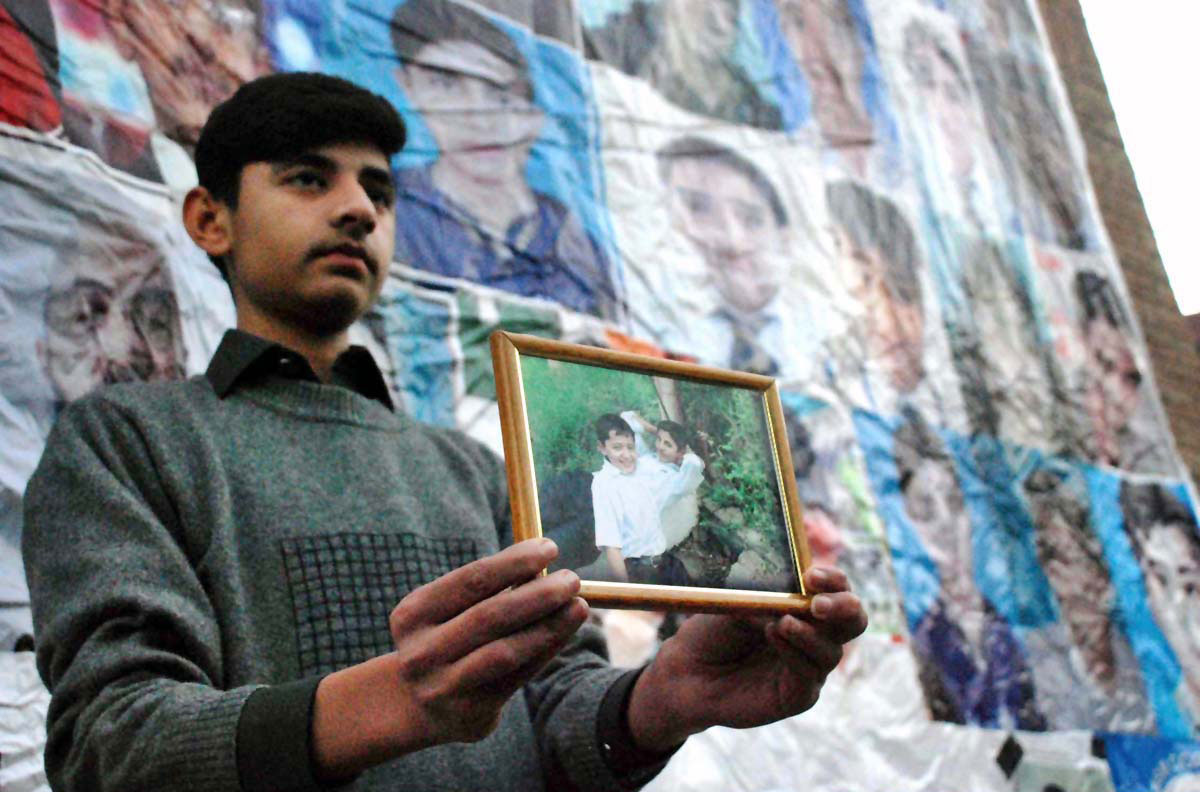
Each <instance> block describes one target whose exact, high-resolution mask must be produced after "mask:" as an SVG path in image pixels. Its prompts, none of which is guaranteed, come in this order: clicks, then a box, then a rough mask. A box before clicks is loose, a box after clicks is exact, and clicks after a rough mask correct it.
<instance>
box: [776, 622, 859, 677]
mask: <svg viewBox="0 0 1200 792" xmlns="http://www.w3.org/2000/svg"><path fill="white" fill-rule="evenodd" d="M767 638H768V639H769V640H771V641H772V643H773V644H774V645H775V648H776V649H777V650H778V651H779V653H780V655H781V656H782V657H783V660H784V662H785V663H787V665H788V666H789V667H790V668H792V670H793V671H796V672H798V673H804V674H811V673H816V674H817V675H818V678H819V679H820V680H824V679H825V676H826V675H827V674H828V673H829V672H830V671H832V670H833V669H834V668H837V664H838V663H840V662H841V661H842V644H841V642H839V641H836V640H832V639H830V638H829V637H828V636H826V635H825V634H823V633H822V631H821V628H819V627H818V626H816V625H814V624H813V623H812V622H809V621H805V620H802V619H797V618H796V617H795V616H784V617H783V618H782V619H780V620H779V621H777V622H775V623H774V624H772V625H771V626H770V627H768V628H767Z"/></svg>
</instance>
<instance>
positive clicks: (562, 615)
mask: <svg viewBox="0 0 1200 792" xmlns="http://www.w3.org/2000/svg"><path fill="white" fill-rule="evenodd" d="M403 137H404V129H403V125H402V124H401V123H400V121H399V118H398V116H397V115H396V113H395V111H394V110H393V109H392V108H391V107H390V106H389V105H388V104H387V103H386V102H385V101H384V100H382V99H381V98H379V97H377V96H374V95H373V94H370V93H368V92H366V91H363V90H362V89H360V88H358V87H357V86H354V85H352V84H350V83H347V82H345V81H343V80H339V79H337V78H332V77H327V76H324V75H313V74H286V75H274V76H271V77H266V78H262V79H260V80H256V81H253V82H251V83H247V84H246V85H245V86H243V87H242V88H241V89H239V91H238V92H237V93H236V94H235V95H234V96H233V97H232V98H231V99H230V100H228V101H227V102H226V103H224V104H223V105H221V106H219V107H218V108H217V109H216V110H214V112H213V114H212V116H210V118H209V121H208V123H207V124H206V126H205V129H204V131H203V132H202V134H201V138H200V141H199V144H198V145H197V150H196V165H197V171H198V173H199V175H200V186H199V187H197V188H195V189H194V190H192V191H191V192H190V193H189V194H188V196H187V199H186V201H185V205H184V223H185V226H186V227H187V229H188V231H189V233H190V234H191V236H192V238H193V239H194V240H195V241H196V243H197V244H198V245H199V246H200V247H201V248H202V249H204V250H205V251H206V252H207V253H208V254H209V256H210V257H211V258H212V259H213V260H214V262H216V263H217V264H218V266H219V267H220V268H221V270H222V272H223V273H224V274H225V276H226V278H227V280H228V281H229V283H230V287H231V289H232V291H233V295H234V300H235V304H236V307H237V316H238V328H237V329H236V330H231V331H229V333H228V334H227V335H226V337H225V338H224V339H223V341H222V343H221V345H220V347H219V348H218V350H217V353H216V354H215V356H214V358H213V360H212V362H211V364H210V365H209V368H208V370H207V372H206V373H205V374H204V375H202V376H198V377H194V378H192V379H190V380H187V381H184V382H174V383H155V384H147V385H139V386H133V385H119V386H115V387H112V388H108V389H105V390H101V391H99V392H98V393H95V394H93V395H91V396H88V397H85V398H83V399H81V400H79V401H77V402H75V403H74V404H72V405H71V406H69V407H68V408H67V409H66V410H65V411H64V413H63V415H62V417H61V419H60V421H59V423H58V425H57V426H56V427H55V430H54V432H53V433H52V435H51V438H50V440H49V442H48V444H47V448H46V453H45V455H44V457H43V459H42V462H41V464H40V466H39V469H38V471H37V472H36V473H35V475H34V477H33V479H32V480H31V482H30V484H29V487H28V491H27V496H26V507H27V508H26V530H25V536H24V551H25V557H26V566H27V573H28V577H29V583H30V589H31V594H32V600H33V611H34V621H35V627H36V632H37V642H38V667H39V671H40V673H41V674H42V677H43V679H44V680H45V681H46V683H47V685H48V686H49V687H50V689H51V691H52V694H53V698H52V702H51V707H50V713H49V722H48V732H47V733H48V738H47V749H46V767H47V774H48V776H49V778H50V780H51V783H52V785H53V786H54V787H55V788H57V789H89V790H90V789H98V790H104V789H147V790H153V789H181V788H182V789H197V790H225V789H229V790H258V789H275V790H278V789H297V790H302V789H320V788H323V787H324V786H327V785H329V784H335V783H343V782H350V781H354V783H355V786H354V788H356V789H364V790H399V789H418V788H419V789H429V788H453V789H478V788H501V789H538V788H543V787H549V788H556V789H557V788H578V789H615V788H628V787H631V786H637V785H638V784H640V783H642V782H644V781H645V780H646V779H648V778H649V777H650V776H651V775H653V773H654V772H656V771H657V770H658V768H659V767H661V764H662V761H663V760H664V759H665V758H666V756H668V755H669V752H670V750H671V749H673V748H674V747H675V746H677V745H678V744H680V743H681V742H682V740H683V739H684V738H686V736H687V735H688V734H691V733H694V732H696V731H699V730H700V729H703V728H705V727H707V726H708V725H711V724H715V723H727V724H730V725H751V724H753V723H758V722H765V721H767V720H774V719H776V718H779V717H783V716H785V715H787V714H791V713H792V712H795V711H799V710H800V709H802V708H804V707H805V706H808V705H811V703H812V701H813V700H815V697H816V693H817V691H818V690H819V687H820V683H821V680H822V679H823V678H824V674H825V673H827V672H828V670H829V669H831V668H833V666H834V665H836V662H837V658H838V657H839V656H840V645H841V643H843V642H844V641H846V640H848V639H849V638H851V637H853V636H854V635H856V634H858V633H859V632H861V630H862V629H863V627H864V626H865V617H864V616H863V614H862V609H861V607H860V606H859V604H858V601H857V599H856V598H854V596H853V595H852V594H849V593H848V592H846V591H845V580H844V576H841V574H840V573H837V572H833V571H828V572H826V573H825V574H824V575H821V574H810V577H809V582H810V584H811V585H812V587H813V590H816V591H824V592H828V593H826V594H823V595H821V596H819V597H816V598H815V599H814V604H813V618H812V619H810V620H806V621H800V620H797V619H795V618H793V617H787V618H784V619H780V620H778V621H774V622H772V623H771V624H770V625H768V626H766V627H764V626H762V625H750V624H745V623H741V622H734V621H732V620H728V619H716V618H712V619H708V618H705V619H698V620H693V621H692V622H691V623H690V626H689V627H685V629H684V630H681V632H680V636H681V638H679V639H676V642H675V643H674V644H673V646H672V648H670V649H667V648H664V651H663V652H662V653H660V655H659V659H658V660H656V661H655V663H654V664H652V665H651V666H649V667H647V668H645V669H643V670H641V671H640V672H635V673H629V674H625V673H622V672H621V671H618V670H613V669H611V668H609V667H608V666H607V665H606V663H605V662H604V661H603V659H602V657H601V655H600V651H602V647H601V646H600V645H599V638H598V635H597V634H596V633H595V632H594V631H591V630H590V629H581V625H582V624H583V622H584V621H585V619H586V616H587V606H586V603H584V602H583V601H582V600H580V599H579V598H578V597H577V596H576V595H577V592H578V586H579V581H578V578H577V577H576V576H575V575H574V573H571V572H569V571H563V572H559V573H556V574H554V575H550V576H540V575H539V572H540V571H541V570H542V569H544V568H545V567H546V565H547V564H548V563H549V562H550V561H551V560H552V559H553V558H554V555H555V552H556V551H555V548H554V546H553V543H550V542H547V541H544V540H534V541H529V542H522V543H520V544H516V545H512V546H509V547H507V548H505V549H503V550H502V549H501V548H502V547H503V546H504V545H505V544H507V539H508V532H509V522H508V520H509V517H508V504H507V500H506V492H505V485H504V478H503V475H502V468H501V466H500V464H499V462H498V461H497V460H496V459H495V458H494V457H493V456H491V455H490V454H489V453H488V452H486V451H485V450H484V449H483V448H482V447H481V446H480V445H478V444H476V443H474V442H473V441H471V440H469V439H468V438H466V437H465V436H463V435H461V434H460V433H458V432H454V431H449V430H443V429H435V428H431V427H426V426H422V425H419V424H417V423H415V422H413V421H412V420H410V419H408V418H407V417H406V416H404V415H403V414H400V413H397V412H395V411H394V410H393V407H392V404H391V401H390V398H389V397H388V394H387V388H386V387H385V385H384V382H383V379H382V376H381V375H380V373H379V370H378V368H377V367H376V366H375V364H374V363H373V361H371V359H370V357H369V355H368V354H367V353H366V352H365V351H364V350H362V349H360V348H355V347H350V346H349V345H348V339H347V328H348V327H349V326H350V324H351V323H352V322H354V321H355V320H356V319H357V318H358V317H360V316H361V315H362V313H363V312H364V311H365V310H366V309H367V307H368V306H369V305H370V304H371V301H372V300H373V299H374V298H375V297H376V296H377V295H378V293H379V290H380V287H381V284H382V281H383V278H384V277H385V274H386V265H387V261H388V258H389V256H390V254H391V250H392V242H393V233H394V225H393V224H394V219H393V203H394V189H393V187H392V184H391V180H390V178H389V176H388V158H389V156H390V155H391V154H393V153H395V151H397V150H398V149H399V147H400V146H401V144H402V143H403ZM397 603H399V604H397ZM746 636H750V637H749V638H747V637H746ZM518 690H521V691H522V692H523V695H521V696H516V695H514V694H515V693H516V692H517V691H518ZM701 690H704V691H707V692H708V693H709V695H707V696H702V695H699V691H701ZM710 698H711V699H714V700H715V701H714V700H709V699H710ZM656 699H657V704H652V701H654V700H656ZM663 701H667V702H669V703H670V705H669V706H665V707H664V706H663V704H662V702H663Z"/></svg>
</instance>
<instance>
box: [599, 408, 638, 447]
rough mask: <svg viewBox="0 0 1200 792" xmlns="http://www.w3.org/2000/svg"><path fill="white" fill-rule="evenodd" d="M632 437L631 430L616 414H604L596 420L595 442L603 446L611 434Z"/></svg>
mask: <svg viewBox="0 0 1200 792" xmlns="http://www.w3.org/2000/svg"><path fill="white" fill-rule="evenodd" d="M614 432H615V433H616V434H618V435H629V436H630V437H633V429H632V427H630V426H629V424H627V423H625V419H624V418H622V417H621V416H619V415H617V414H616V413H605V414H604V415H601V416H600V417H599V418H597V419H596V440H597V441H599V443H600V445H604V443H605V441H606V440H608V436H609V435H610V434H612V433H614Z"/></svg>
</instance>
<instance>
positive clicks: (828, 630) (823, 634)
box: [629, 567, 867, 752]
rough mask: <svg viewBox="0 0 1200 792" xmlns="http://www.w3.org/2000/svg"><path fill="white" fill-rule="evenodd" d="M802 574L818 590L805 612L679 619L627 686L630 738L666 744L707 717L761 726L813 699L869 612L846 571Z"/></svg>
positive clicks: (660, 747) (699, 727)
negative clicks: (768, 617)
mask: <svg viewBox="0 0 1200 792" xmlns="http://www.w3.org/2000/svg"><path fill="white" fill-rule="evenodd" d="M804 581H805V584H806V587H807V589H808V590H809V591H810V592H812V593H813V594H814V596H813V599H812V607H811V611H810V614H809V615H808V616H807V617H806V618H803V619H799V618H796V617H795V616H784V617H782V618H780V619H775V620H766V619H737V618H733V617H730V616H693V617H692V618H690V619H688V620H687V621H685V622H684V623H683V626H682V627H680V629H679V632H678V633H676V634H675V636H674V637H673V638H671V639H670V640H669V641H667V642H666V643H665V644H663V646H662V649H661V650H659V653H658V656H657V657H656V658H655V659H654V662H653V663H652V664H651V665H650V666H649V667H648V668H647V669H646V670H645V671H643V672H642V675H641V677H639V678H638V681H637V684H636V685H635V686H634V689H633V692H632V693H631V695H630V699H629V728H630V731H631V733H632V734H633V738H634V741H635V742H636V743H637V744H638V745H639V746H640V747H641V748H642V749H644V750H646V751H652V752H664V751H667V750H669V749H671V748H674V747H675V746H677V745H679V744H680V743H681V742H683V741H684V740H685V739H686V738H687V737H688V736H690V735H692V734H695V733H697V732H700V731H703V730H704V729H707V728H708V727H709V726H717V725H723V726H733V727H736V728H745V727H749V726H760V725H762V724H764V723H771V722H772V721H777V720H780V719H782V718H786V717H789V716H791V715H795V714H796V713H799V712H803V711H804V710H806V709H808V708H809V707H811V706H812V705H813V704H815V703H816V701H817V695H818V694H819V693H820V691H821V685H822V684H824V682H825V677H826V676H827V675H828V674H829V672H830V671H832V670H833V669H834V668H836V667H837V664H838V662H839V661H840V660H841V659H842V645H843V644H845V643H846V642H847V641H850V640H852V639H853V638H855V637H857V636H859V635H861V634H862V632H863V630H865V629H866V627H867V616H866V613H864V612H863V609H862V605H861V603H860V602H859V600H858V597H856V596H855V595H854V594H851V593H850V591H849V584H848V582H847V580H846V576H845V575H844V574H843V573H842V572H840V571H838V570H836V569H828V568H818V567H814V568H812V569H810V570H809V571H808V573H807V574H806V575H805V576H804Z"/></svg>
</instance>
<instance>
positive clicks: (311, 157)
mask: <svg viewBox="0 0 1200 792" xmlns="http://www.w3.org/2000/svg"><path fill="white" fill-rule="evenodd" d="M301 165H307V166H308V167H310V168H317V169H318V170H324V171H330V170H335V169H336V168H337V163H335V162H334V161H333V160H332V159H331V158H329V157H326V156H324V155H321V154H317V153H315V152H312V151H306V152H304V153H302V154H297V155H296V156H294V157H286V158H284V159H281V160H276V161H274V162H272V163H271V170H272V171H274V172H275V173H282V172H283V171H285V170H287V169H288V168H295V167H297V166H301Z"/></svg>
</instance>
